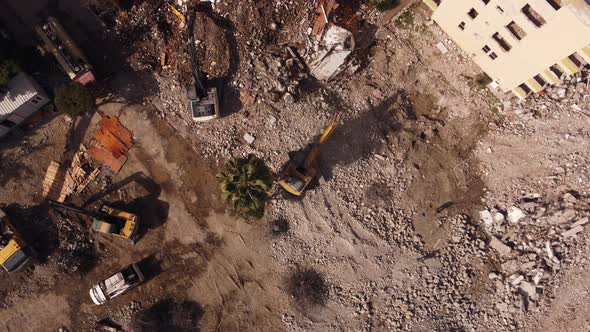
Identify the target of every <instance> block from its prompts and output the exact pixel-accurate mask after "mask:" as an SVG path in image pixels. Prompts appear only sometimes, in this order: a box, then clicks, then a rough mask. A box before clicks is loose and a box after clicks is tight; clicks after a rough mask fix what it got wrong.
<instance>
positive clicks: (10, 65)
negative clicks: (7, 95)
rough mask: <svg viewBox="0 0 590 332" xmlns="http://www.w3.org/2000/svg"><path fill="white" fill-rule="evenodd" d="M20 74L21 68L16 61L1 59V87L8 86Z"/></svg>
mask: <svg viewBox="0 0 590 332" xmlns="http://www.w3.org/2000/svg"><path fill="white" fill-rule="evenodd" d="M19 72H20V67H19V66H18V64H17V63H16V62H15V61H14V60H10V59H0V86H2V85H6V84H8V82H10V80H11V79H12V78H13V77H14V76H16V74H18V73H19Z"/></svg>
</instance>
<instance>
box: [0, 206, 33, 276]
mask: <svg viewBox="0 0 590 332" xmlns="http://www.w3.org/2000/svg"><path fill="white" fill-rule="evenodd" d="M30 260H31V256H30V255H29V249H28V248H27V246H26V244H25V243H24V241H23V240H22V238H21V237H20V236H19V235H18V234H17V233H16V231H15V230H14V228H13V226H12V224H11V223H10V220H9V219H8V216H7V215H6V214H5V213H4V211H2V210H0V266H2V268H4V270H6V271H7V272H8V273H12V272H18V271H21V270H23V269H24V268H25V267H27V265H28V262H29V261H30Z"/></svg>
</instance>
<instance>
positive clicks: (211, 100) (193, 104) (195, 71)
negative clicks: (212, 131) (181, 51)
mask: <svg viewBox="0 0 590 332" xmlns="http://www.w3.org/2000/svg"><path fill="white" fill-rule="evenodd" d="M195 17H196V12H193V13H192V14H190V15H188V24H187V27H186V41H187V45H188V52H189V54H190V57H191V67H192V72H191V75H192V82H191V83H190V84H189V85H187V87H186V95H187V97H188V100H189V107H190V110H191V114H192V117H193V120H194V121H199V122H201V121H208V120H212V119H215V118H218V117H219V97H218V95H217V88H216V87H208V86H207V80H206V79H205V78H204V75H203V73H202V72H201V70H200V69H199V63H198V61H197V54H196V50H195V29H194V26H195Z"/></svg>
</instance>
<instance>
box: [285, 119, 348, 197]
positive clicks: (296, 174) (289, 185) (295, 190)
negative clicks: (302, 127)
mask: <svg viewBox="0 0 590 332" xmlns="http://www.w3.org/2000/svg"><path fill="white" fill-rule="evenodd" d="M341 117H342V113H338V114H336V116H335V117H334V119H332V121H331V122H330V124H329V125H328V127H326V129H325V130H324V132H323V133H322V135H321V136H320V138H319V140H318V142H317V143H315V144H314V145H313V147H312V148H311V151H310V152H309V153H308V154H307V156H306V157H305V159H303V160H301V159H299V160H297V158H294V159H293V160H291V161H290V162H289V164H288V165H287V167H286V168H285V169H284V170H283V172H282V173H281V175H280V176H279V184H280V185H281V187H283V188H284V189H285V190H287V191H288V192H289V193H291V194H293V195H296V196H301V194H302V193H303V191H304V190H305V189H306V188H307V186H309V184H310V183H311V181H312V180H313V179H314V178H315V176H316V175H317V174H318V173H319V170H318V166H317V163H316V160H317V158H318V156H319V154H320V148H321V146H322V144H324V143H325V142H326V140H327V139H328V137H330V135H332V133H333V132H334V130H335V129H336V127H337V126H338V125H339V124H340V119H341Z"/></svg>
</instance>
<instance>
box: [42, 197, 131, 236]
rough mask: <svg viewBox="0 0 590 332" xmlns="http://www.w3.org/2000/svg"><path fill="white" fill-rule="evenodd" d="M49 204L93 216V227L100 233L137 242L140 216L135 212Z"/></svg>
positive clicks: (54, 202) (53, 202) (104, 206)
mask: <svg viewBox="0 0 590 332" xmlns="http://www.w3.org/2000/svg"><path fill="white" fill-rule="evenodd" d="M49 205H51V206H53V207H56V208H62V209H65V210H69V211H72V212H75V213H78V214H82V215H85V216H89V217H91V218H93V221H92V226H91V228H92V229H93V230H94V231H96V232H99V233H103V234H110V235H115V236H118V237H121V238H124V239H127V240H131V242H132V243H134V244H135V240H136V237H137V232H138V229H139V217H138V216H137V215H135V214H133V213H130V212H126V211H121V210H117V209H115V208H113V207H110V206H108V205H104V204H103V205H102V206H101V207H100V210H99V211H98V212H93V211H88V210H85V209H82V208H80V207H77V206H75V205H71V204H63V203H59V202H56V201H52V200H50V201H49Z"/></svg>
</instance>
